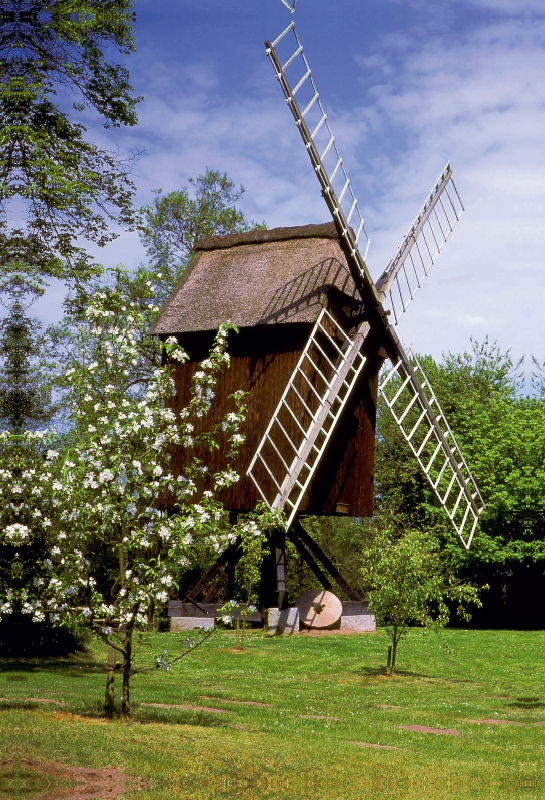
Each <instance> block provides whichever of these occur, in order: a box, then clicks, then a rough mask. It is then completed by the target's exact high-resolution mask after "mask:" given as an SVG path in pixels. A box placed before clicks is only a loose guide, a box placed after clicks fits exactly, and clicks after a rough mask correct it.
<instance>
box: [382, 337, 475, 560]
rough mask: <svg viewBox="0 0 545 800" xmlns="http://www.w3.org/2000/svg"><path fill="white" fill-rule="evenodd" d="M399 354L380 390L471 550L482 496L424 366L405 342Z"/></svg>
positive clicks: (433, 487) (457, 529) (431, 483)
mask: <svg viewBox="0 0 545 800" xmlns="http://www.w3.org/2000/svg"><path fill="white" fill-rule="evenodd" d="M399 354H400V357H399V361H397V363H396V364H395V365H394V366H393V367H392V369H390V370H389V372H388V374H387V375H386V376H384V377H383V378H382V379H381V381H380V383H379V390H380V391H381V393H382V396H383V397H384V400H385V401H386V404H387V406H388V408H389V409H390V411H391V412H392V415H393V417H394V420H395V421H396V423H397V425H398V426H399V429H400V430H401V432H402V434H403V437H404V438H405V440H406V441H407V443H408V444H409V447H410V448H411V450H412V451H413V453H414V455H415V456H416V458H417V460H418V463H419V464H420V467H421V468H422V470H423V472H424V473H425V475H426V477H427V479H428V481H429V483H430V485H431V487H432V489H433V491H434V493H435V495H436V497H437V499H438V500H439V502H440V504H441V506H442V507H443V508H444V509H445V511H446V512H447V514H448V517H449V519H450V520H451V522H452V524H453V526H454V528H455V530H456V533H457V534H458V536H459V537H460V539H461V541H462V543H463V545H464V547H466V548H469V546H470V544H471V540H472V538H473V534H474V533H475V528H476V526H477V522H478V521H479V516H480V514H481V512H482V510H483V508H484V503H483V500H482V498H481V495H480V494H479V490H478V488H477V485H476V483H475V481H474V479H473V476H472V475H471V472H470V470H469V468H468V466H467V464H466V462H465V460H464V457H463V456H462V454H461V452H460V449H459V447H458V445H457V443H456V440H455V438H454V435H453V433H452V431H451V429H450V428H449V426H448V423H447V422H446V420H445V418H444V416H443V414H442V412H441V409H440V406H439V403H438V401H437V398H436V396H435V394H434V393H433V390H432V388H431V386H430V384H429V382H428V380H427V379H426V376H425V375H424V371H423V369H422V366H421V365H420V364H419V362H418V360H417V359H416V358H415V357H414V356H411V357H409V355H407V354H406V353H405V351H404V350H403V348H402V346H401V343H399ZM434 409H437V413H436V412H435V410H434ZM440 453H441V459H440V463H437V457H438V455H439V454H440ZM436 464H437V466H436Z"/></svg>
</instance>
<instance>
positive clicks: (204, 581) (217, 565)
mask: <svg viewBox="0 0 545 800" xmlns="http://www.w3.org/2000/svg"><path fill="white" fill-rule="evenodd" d="M239 546H240V539H237V540H236V542H234V543H233V544H230V545H229V547H227V548H226V549H225V550H224V551H223V553H222V554H221V555H220V556H219V558H218V559H217V560H216V561H214V563H213V564H212V566H211V567H210V569H209V570H208V571H207V572H205V574H204V575H203V576H202V578H201V579H200V581H198V582H197V583H196V584H195V586H194V587H193V589H191V591H190V592H188V594H187V597H188V599H189V600H196V599H197V597H198V596H199V594H200V593H201V592H204V590H205V589H206V587H207V586H208V584H209V583H210V582H211V581H212V579H213V578H215V576H216V575H217V574H218V572H219V571H220V570H221V569H222V567H223V568H224V566H225V564H227V563H228V562H229V560H230V559H231V558H232V557H233V555H234V553H235V552H236V551H237V550H238V548H239ZM241 555H242V553H241ZM239 558H240V556H239V557H238V558H237V561H238V559H239Z"/></svg>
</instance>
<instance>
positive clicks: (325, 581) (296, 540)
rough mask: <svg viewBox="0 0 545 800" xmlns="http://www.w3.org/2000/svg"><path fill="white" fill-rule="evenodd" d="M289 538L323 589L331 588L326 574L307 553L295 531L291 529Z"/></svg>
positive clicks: (328, 589)
mask: <svg viewBox="0 0 545 800" xmlns="http://www.w3.org/2000/svg"><path fill="white" fill-rule="evenodd" d="M290 539H291V541H292V542H293V544H294V545H295V547H296V548H297V550H298V552H299V553H300V555H301V556H302V557H303V558H304V559H305V561H306V562H307V564H308V565H309V567H310V569H311V570H312V572H313V573H314V576H315V577H316V578H317V579H318V580H319V581H320V583H321V584H322V586H323V587H324V589H325V590H326V591H328V592H329V591H330V590H331V588H332V586H331V583H330V582H329V580H328V579H327V577H326V575H325V574H324V573H323V572H322V570H321V569H320V567H319V566H318V564H317V563H316V561H315V560H314V558H313V557H312V555H311V554H310V553H309V551H308V550H307V548H306V547H305V545H304V544H303V542H302V541H301V540H300V539H299V537H298V536H297V535H296V534H295V533H293V531H291V532H290Z"/></svg>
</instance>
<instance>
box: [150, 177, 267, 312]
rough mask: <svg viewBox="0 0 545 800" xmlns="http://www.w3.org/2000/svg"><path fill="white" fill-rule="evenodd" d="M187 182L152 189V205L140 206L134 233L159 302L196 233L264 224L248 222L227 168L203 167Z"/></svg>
mask: <svg viewBox="0 0 545 800" xmlns="http://www.w3.org/2000/svg"><path fill="white" fill-rule="evenodd" d="M189 183H190V184H191V187H192V188H193V189H194V197H191V196H190V193H189V189H188V187H187V186H183V187H182V188H181V189H179V190H176V191H173V192H169V193H168V194H163V192H162V190H161V189H158V190H157V191H156V198H155V200H154V202H153V205H152V206H144V207H143V208H142V209H141V213H142V214H143V217H144V224H143V225H142V227H141V229H140V237H141V239H142V243H143V244H144V246H145V248H146V250H147V252H148V256H149V259H150V262H151V263H152V264H153V266H154V268H155V272H156V273H157V272H159V275H157V280H156V285H157V295H156V297H157V299H158V301H159V302H163V301H164V300H165V299H166V298H167V297H168V295H169V294H170V292H171V291H172V289H173V288H174V286H175V285H176V283H177V281H178V278H179V277H180V275H181V273H182V272H183V270H184V269H185V267H186V266H187V264H188V262H189V260H190V258H191V256H192V255H193V251H194V249H195V245H196V243H197V241H198V240H199V239H200V238H201V237H202V236H212V235H214V236H225V235H226V234H229V233H242V232H243V231H249V230H259V229H264V228H266V225H265V223H264V222H262V223H260V224H258V223H256V222H248V221H247V220H246V218H245V216H244V213H243V212H242V211H240V210H239V209H237V207H236V205H235V203H237V201H238V200H240V198H241V197H242V195H243V194H244V192H245V189H244V186H242V185H241V186H239V187H238V189H237V188H235V184H234V182H233V181H232V180H231V178H229V177H228V175H227V173H225V172H224V173H223V174H222V173H221V172H219V171H217V170H211V169H207V170H206V172H205V173H204V175H199V176H198V177H197V178H189Z"/></svg>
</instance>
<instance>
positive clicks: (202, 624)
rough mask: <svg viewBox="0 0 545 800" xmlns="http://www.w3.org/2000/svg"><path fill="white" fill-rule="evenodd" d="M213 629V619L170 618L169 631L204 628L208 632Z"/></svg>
mask: <svg viewBox="0 0 545 800" xmlns="http://www.w3.org/2000/svg"><path fill="white" fill-rule="evenodd" d="M213 627H214V617H171V618H170V630H171V631H192V630H194V628H206V630H209V629H210V628H213Z"/></svg>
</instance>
